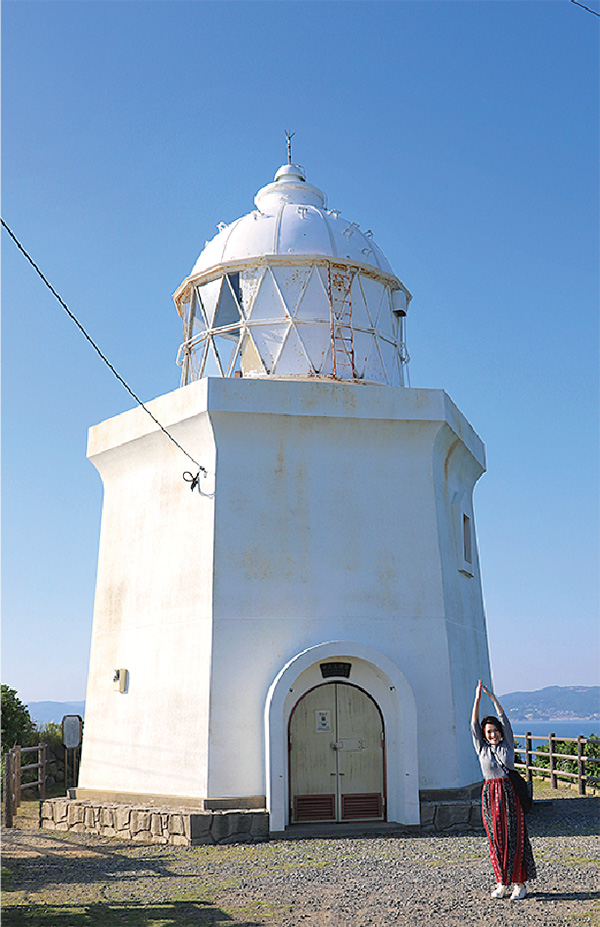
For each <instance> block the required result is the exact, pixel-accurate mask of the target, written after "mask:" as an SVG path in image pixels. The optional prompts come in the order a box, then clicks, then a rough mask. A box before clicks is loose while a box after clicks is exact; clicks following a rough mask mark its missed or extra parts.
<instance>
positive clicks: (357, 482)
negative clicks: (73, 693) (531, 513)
mask: <svg viewBox="0 0 600 927" xmlns="http://www.w3.org/2000/svg"><path fill="white" fill-rule="evenodd" d="M255 205H256V209H255V210H254V211H252V212H250V213H249V214H247V215H244V216H243V217H242V218H240V219H238V220H237V221H236V222H233V223H232V224H230V225H228V226H226V227H223V228H222V229H221V230H220V231H219V233H218V234H217V235H216V237H215V238H214V239H213V240H212V241H210V242H208V243H207V244H206V247H205V248H204V250H203V251H202V253H201V254H200V257H199V258H198V261H197V262H196V264H195V265H194V268H193V270H192V272H191V274H190V275H189V277H187V278H186V280H184V281H183V283H182V284H181V286H180V287H179V289H178V290H177V292H176V294H175V303H176V305H177V308H178V311H179V313H180V315H181V317H182V319H183V327H184V342H183V345H182V348H181V352H180V363H181V365H182V369H183V376H182V386H181V387H180V388H179V389H177V390H175V391H174V392H173V393H170V394H168V395H165V396H161V397H160V398H158V399H155V400H153V401H152V402H151V403H149V404H148V406H149V408H150V410H151V411H152V413H153V415H154V416H155V417H156V419H157V420H158V421H160V422H161V424H162V425H163V426H164V427H165V428H166V429H167V430H168V431H169V433H170V434H171V435H172V436H173V437H174V438H175V439H176V441H177V442H178V443H179V444H180V445H181V446H182V447H183V448H185V450H186V451H187V452H188V453H189V454H190V455H191V456H192V457H193V458H194V459H195V460H197V461H198V462H200V463H201V464H202V466H203V467H204V468H205V471H206V473H205V474H204V475H203V476H201V477H200V480H199V483H198V486H197V487H196V488H195V489H194V490H193V491H192V492H190V484H189V483H186V482H184V481H183V480H182V479H181V471H182V470H183V469H184V468H185V467H186V466H187V465H188V464H186V460H185V458H184V457H183V456H182V454H181V451H180V450H179V449H178V448H177V447H176V446H175V445H174V444H173V443H172V442H170V441H169V440H168V439H167V438H166V436H165V435H164V434H163V433H162V432H161V431H160V430H159V429H158V427H157V426H156V425H155V423H154V422H153V421H152V420H151V419H150V418H149V417H148V416H147V415H146V413H145V412H144V410H143V409H141V408H138V409H134V410H133V411H131V412H127V413H125V414H123V415H120V416H118V417H116V418H114V419H110V420H108V421H106V422H103V423H102V424H100V425H97V426H95V427H94V428H92V429H91V431H90V436H89V447H88V455H89V457H90V459H91V460H92V462H93V463H94V465H95V466H96V467H97V469H98V471H99V473H100V475H101V477H102V480H103V484H104V507H103V513H102V529H101V539H100V552H99V563H98V579H97V589H96V601H95V609H94V624H93V634H92V649H91V660H90V671H89V680H88V690H87V702H86V727H85V737H84V746H83V755H82V761H81V771H80V779H79V788H78V789H77V795H78V796H79V797H95V798H102V797H103V796H104V797H110V798H111V799H113V800H115V799H117V800H119V799H120V800H123V801H129V802H132V801H138V802H153V803H154V804H156V803H160V802H161V801H162V802H168V801H171V802H172V801H173V800H176V801H178V802H179V803H181V804H182V805H186V806H191V807H199V808H204V809H211V808H212V809H250V808H266V809H267V810H268V812H269V816H270V827H271V830H272V831H281V830H283V829H284V828H285V827H286V826H288V825H289V824H297V823H302V822H316V821H319V822H329V823H331V826H332V827H334V826H335V825H336V824H339V823H340V822H348V821H388V822H398V823H401V824H407V825H415V824H418V823H419V813H420V812H419V807H420V798H421V800H422V799H423V797H427V796H432V795H436V796H438V797H440V796H442V797H446V798H452V796H457V795H459V794H463V795H464V794H465V790H467V792H468V787H469V786H471V785H472V784H473V783H475V782H476V781H477V780H478V779H479V778H480V774H479V770H478V767H477V761H476V757H475V755H474V753H473V751H472V748H471V746H470V739H469V738H470V735H469V731H468V720H469V712H470V702H471V697H472V691H473V686H474V684H475V682H476V681H477V679H478V678H483V679H489V660H488V649H487V634H486V626H485V617H484V610H483V602H482V591H481V580H480V573H479V563H478V556H477V544H476V538H475V530H474V517H473V501H472V496H473V488H474V485H475V483H476V481H477V479H478V478H479V476H480V475H481V474H482V473H483V471H484V469H485V452H484V446H483V444H482V442H481V440H480V439H479V437H478V436H477V434H476V433H475V432H474V430H473V429H472V427H471V426H470V425H469V423H468V422H467V421H466V419H465V418H464V417H463V415H462V414H461V412H460V411H459V410H458V409H457V408H456V406H455V405H454V404H453V403H452V401H451V400H450V399H449V397H448V396H447V395H446V394H445V393H444V392H443V391H442V390H427V389H412V388H409V387H407V386H405V368H406V364H407V352H406V348H405V345H404V319H405V316H406V312H407V308H408V305H409V302H410V299H411V297H410V293H409V292H408V290H407V289H406V287H405V286H404V284H403V283H402V282H401V281H400V280H399V279H398V277H396V275H395V274H394V272H393V271H392V268H391V267H390V265H389V263H388V262H387V260H386V258H385V257H384V255H383V253H382V252H381V250H380V249H379V248H378V246H377V245H376V244H375V242H374V241H373V237H372V233H371V232H370V231H363V230H362V229H361V228H360V227H359V226H358V224H357V223H355V222H350V221H348V220H347V219H345V218H343V216H342V215H341V214H340V213H339V212H338V211H337V210H335V209H328V208H327V206H326V202H325V196H324V194H323V193H322V192H321V191H320V190H319V189H318V188H317V187H315V186H313V185H312V184H310V183H308V182H307V180H306V177H305V172H304V170H303V169H302V168H301V167H300V166H299V165H296V164H291V163H288V164H286V165H284V166H283V167H281V168H280V169H279V170H278V171H277V173H276V175H275V180H274V182H273V183H270V184H268V185H267V186H265V187H263V189H261V190H260V191H259V192H258V194H257V195H256V198H255Z"/></svg>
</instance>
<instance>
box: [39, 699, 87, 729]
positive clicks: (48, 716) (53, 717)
mask: <svg viewBox="0 0 600 927" xmlns="http://www.w3.org/2000/svg"><path fill="white" fill-rule="evenodd" d="M27 708H28V709H29V714H30V715H31V717H32V718H33V720H34V721H37V723H38V724H48V722H49V721H55V722H56V723H57V724H58V723H60V722H61V721H62V719H63V715H81V717H82V718H83V714H84V712H85V702H29V703H28V705H27Z"/></svg>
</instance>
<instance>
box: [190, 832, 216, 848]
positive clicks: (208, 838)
mask: <svg viewBox="0 0 600 927" xmlns="http://www.w3.org/2000/svg"><path fill="white" fill-rule="evenodd" d="M214 842H215V841H214V840H213V838H212V835H211V834H210V833H209V834H204V835H203V836H201V837H192V839H191V840H190V846H193V847H201V846H206V845H208V844H210V845H213V846H214Z"/></svg>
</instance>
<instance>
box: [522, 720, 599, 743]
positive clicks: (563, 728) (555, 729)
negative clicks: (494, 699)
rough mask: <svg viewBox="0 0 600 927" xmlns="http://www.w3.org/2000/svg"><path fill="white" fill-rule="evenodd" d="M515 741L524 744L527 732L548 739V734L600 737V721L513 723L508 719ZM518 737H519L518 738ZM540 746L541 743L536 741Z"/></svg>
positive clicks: (558, 736)
mask: <svg viewBox="0 0 600 927" xmlns="http://www.w3.org/2000/svg"><path fill="white" fill-rule="evenodd" d="M509 718H510V715H509ZM510 723H511V725H512V729H513V733H514V735H515V740H519V739H521V740H522V741H523V743H525V736H524V735H525V734H526V732H527V731H529V732H530V733H531V734H533V735H534V737H546V738H547V737H548V735H549V734H556V736H557V738H558V739H560V738H561V737H577V736H578V735H579V734H581V735H582V736H583V737H589V736H590V734H597V735H598V736H599V737H600V721H599V720H597V719H596V720H592V721H581V720H576V721H513V719H512V718H510ZM519 735H521V737H520V738H519ZM537 743H540V744H541V741H537Z"/></svg>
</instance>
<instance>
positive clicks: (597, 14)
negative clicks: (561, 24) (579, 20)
mask: <svg viewBox="0 0 600 927" xmlns="http://www.w3.org/2000/svg"><path fill="white" fill-rule="evenodd" d="M571 3H574V4H575V5H576V6H580V7H581V8H582V9H584V10H587V11H588V13H593V14H594V16H600V13H597V12H596V10H590V8H589V6H586V5H585V3H580V2H579V0H571Z"/></svg>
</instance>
